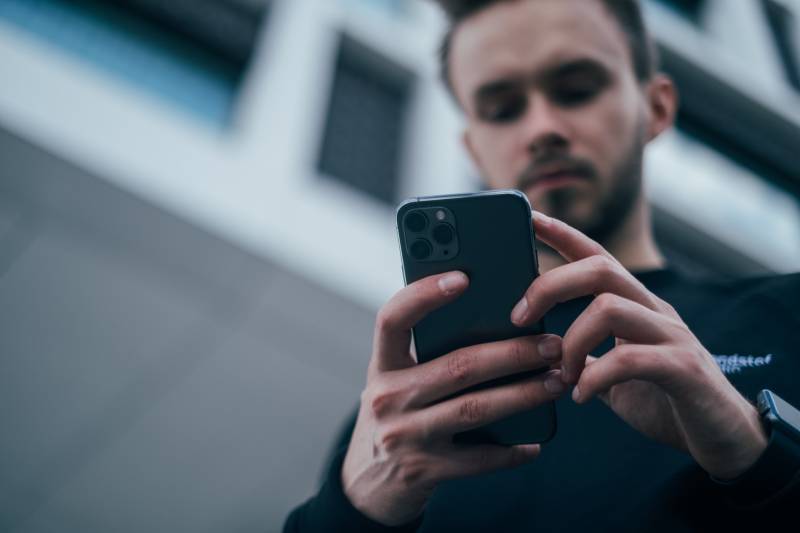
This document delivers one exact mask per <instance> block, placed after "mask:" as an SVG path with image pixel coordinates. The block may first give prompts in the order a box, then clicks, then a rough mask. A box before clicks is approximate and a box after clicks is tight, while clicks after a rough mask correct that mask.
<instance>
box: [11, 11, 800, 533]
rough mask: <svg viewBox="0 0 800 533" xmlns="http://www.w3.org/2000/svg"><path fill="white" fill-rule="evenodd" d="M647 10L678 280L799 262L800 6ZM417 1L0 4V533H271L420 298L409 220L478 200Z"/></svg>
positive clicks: (664, 201) (652, 174) (658, 159)
mask: <svg viewBox="0 0 800 533" xmlns="http://www.w3.org/2000/svg"><path fill="white" fill-rule="evenodd" d="M798 4H799V3H798V1H797V0H743V1H739V2H729V1H725V0H649V1H648V2H646V14H647V17H648V19H649V21H650V23H651V26H652V29H653V30H654V32H655V34H656V37H657V39H658V42H659V45H660V48H661V52H662V57H663V64H664V67H665V69H666V70H667V71H668V72H669V73H671V74H672V75H673V76H674V77H675V79H676V80H677V82H678V85H679V88H680V90H681V98H682V107H681V111H680V115H679V120H678V127H677V128H676V129H675V131H673V132H671V133H670V134H668V135H665V136H664V137H663V138H662V139H660V140H659V141H658V142H657V143H656V145H655V146H653V147H652V148H651V149H650V155H649V156H648V161H647V164H648V169H647V188H648V189H647V190H648V194H649V196H650V198H651V200H652V203H653V205H654V207H655V213H656V230H657V235H658V238H659V240H660V241H661V243H662V245H663V246H664V249H665V250H666V252H667V254H668V255H669V257H670V258H671V260H672V261H673V262H674V263H675V264H677V265H678V266H679V267H680V268H682V269H684V270H686V271H688V272H691V273H694V274H697V275H715V276H721V277H735V276H741V275H749V274H758V273H765V272H788V271H795V270H798V268H800V207H799V204H798V197H800V158H798V157H797V152H798V149H800V21H799V20H800V19H798V17H800V5H798ZM441 30H442V20H441V17H440V15H439V13H438V12H437V11H436V9H434V8H432V7H431V6H430V5H428V4H427V3H425V2H421V1H417V0H409V1H403V0H292V1H289V0H282V1H279V0H274V1H265V0H174V1H171V2H156V1H153V0H115V1H110V0H109V1H100V0H71V1H68V0H0V73H2V74H0V83H2V85H0V161H2V165H0V274H1V275H2V277H0V302H2V303H3V305H2V306H0V354H2V355H0V406H2V407H0V431H2V434H3V438H2V439H0V472H2V475H0V530H3V531H15V532H16V531H19V532H22V531H25V532H34V531H35V532H42V531H65V530H66V531H84V532H92V531H107V530H114V531H144V530H149V531H242V532H243V531H251V530H252V531H273V530H277V529H278V528H279V524H280V523H281V522H282V520H283V518H284V517H285V514H286V512H287V511H288V510H289V508H290V507H291V506H293V505H295V504H297V503H299V502H300V501H302V500H303V499H304V498H305V497H307V496H308V495H310V494H311V493H312V492H313V491H314V490H315V487H316V484H317V480H318V477H319V475H320V468H321V467H322V462H323V459H324V455H325V453H326V452H327V451H328V446H329V444H330V442H331V440H332V436H333V434H334V432H335V431H336V430H337V428H338V427H339V425H340V424H341V422H342V421H343V419H344V417H345V415H346V414H347V413H348V412H349V411H350V410H351V409H352V408H353V407H354V406H355V405H356V402H357V400H358V393H359V391H360V388H361V386H362V385H363V381H364V378H365V369H366V362H367V360H368V358H369V354H370V341H371V328H372V317H373V313H374V311H375V309H377V307H378V306H380V305H381V303H382V302H383V301H385V299H386V298H387V297H388V296H390V295H391V294H392V293H393V292H394V291H395V290H396V289H397V288H399V287H400V286H401V285H402V278H401V271H400V265H399V261H400V260H399V256H398V254H397V252H396V247H397V244H396V236H395V230H394V220H393V214H394V206H395V205H396V203H397V202H398V201H399V200H401V199H402V198H404V197H407V196H412V195H413V196H418V195H427V194H437V193H446V192H454V191H467V190H473V189H476V188H477V187H478V186H479V182H478V179H477V176H476V173H475V171H474V169H473V168H471V166H470V164H469V162H468V161H467V159H466V157H465V155H464V154H463V152H462V151H461V149H460V147H459V144H458V136H459V131H460V117H459V115H458V113H457V111H456V110H455V109H454V107H453V105H452V103H451V102H450V101H449V100H448V97H447V96H446V94H445V93H444V91H443V90H442V88H441V87H440V85H439V81H438V79H437V63H436V54H435V51H436V48H437V45H438V39H439V35H440V32H441Z"/></svg>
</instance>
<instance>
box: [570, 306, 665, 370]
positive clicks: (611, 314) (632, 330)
mask: <svg viewBox="0 0 800 533" xmlns="http://www.w3.org/2000/svg"><path fill="white" fill-rule="evenodd" d="M677 326H678V325H677V324H675V323H674V321H673V320H672V319H671V318H669V317H666V316H664V315H661V314H659V313H656V312H655V311H651V310H650V309H647V308H646V307H644V306H642V305H639V304H638V303H636V302H632V301H630V300H627V299H625V298H622V297H620V296H617V295H616V294H611V293H603V294H601V295H600V296H598V297H597V298H595V299H594V300H593V301H592V303H591V304H589V306H588V307H587V308H586V309H584V311H583V312H582V313H581V314H580V315H578V318H576V319H575V321H574V322H573V323H572V324H571V325H570V327H569V329H567V332H566V333H565V334H564V340H563V342H562V360H561V364H562V368H563V370H564V380H565V382H566V383H574V382H576V381H577V379H578V376H579V375H580V373H581V371H582V370H583V366H584V361H585V359H586V356H587V355H588V354H589V352H590V351H592V350H593V349H594V348H596V347H597V346H598V345H600V344H601V343H602V342H603V341H605V340H606V339H607V338H608V337H609V336H613V337H619V338H621V339H625V340H626V341H631V342H634V343H641V344H658V343H660V342H664V341H668V340H669V339H671V338H672V337H673V336H674V335H675V328H677Z"/></svg>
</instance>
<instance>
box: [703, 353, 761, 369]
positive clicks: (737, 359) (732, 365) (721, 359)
mask: <svg viewBox="0 0 800 533" xmlns="http://www.w3.org/2000/svg"><path fill="white" fill-rule="evenodd" d="M712 356H713V357H714V360H715V361H716V362H717V364H718V365H719V368H720V370H722V373H723V374H738V373H739V372H741V371H742V370H744V369H746V368H757V367H761V366H767V365H769V364H770V363H771V362H772V354H767V355H765V356H761V357H756V356H754V355H739V354H738V353H737V354H733V355H713V354H712Z"/></svg>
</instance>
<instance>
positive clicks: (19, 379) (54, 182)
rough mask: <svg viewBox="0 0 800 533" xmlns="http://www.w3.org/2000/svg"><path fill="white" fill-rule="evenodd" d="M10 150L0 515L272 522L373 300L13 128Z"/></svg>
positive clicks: (91, 528)
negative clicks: (246, 244) (273, 257)
mask: <svg viewBox="0 0 800 533" xmlns="http://www.w3.org/2000/svg"><path fill="white" fill-rule="evenodd" d="M0 161H1V162H2V163H1V164H0V530H2V531H9V532H11V531H13V532H31V533H32V532H48V531H54V532H55V531H58V532H63V531H81V532H86V533H90V532H100V531H115V532H125V531H130V532H141V531H169V532H181V531H192V532H204V531H208V532H212V531H220V532H222V531H225V532H229V531H239V532H245V531H254V532H255V531H258V532H265V531H276V530H278V529H279V528H280V525H281V523H282V521H283V519H284V517H285V515H286V513H287V512H288V510H289V509H290V508H291V507H292V506H294V505H296V504H297V503H299V502H300V501H302V500H303V499H304V498H306V497H307V496H308V495H310V494H311V493H313V491H314V490H315V488H316V485H317V482H318V479H319V474H320V469H321V467H322V462H323V459H324V457H325V455H326V453H327V451H328V448H329V446H330V442H331V439H332V438H333V435H334V434H335V432H336V430H337V429H338V428H339V426H340V425H341V423H342V422H343V420H344V419H345V417H346V415H347V413H348V412H350V411H351V410H352V409H353V408H354V406H355V405H356V402H357V400H358V393H359V391H360V389H361V387H362V385H363V381H364V376H365V369H366V363H367V361H368V358H369V348H370V342H371V330H372V312H371V311H369V310H367V309H363V308H360V307H357V306H356V305H354V304H352V303H350V302H347V301H344V300H342V299H341V298H339V297H337V296H334V295H332V294H331V293H329V292H327V291H325V290H322V289H320V288H319V287H317V286H314V285H313V284H310V283H309V282H307V281H306V280H304V279H300V278H298V277H296V276H294V275H292V274H291V273H289V272H286V271H283V270H280V269H278V268H276V267H275V266H274V265H272V264H271V263H270V262H269V261H267V260H265V259H262V258H258V257H254V256H252V255H248V254H246V253H244V252H242V251H241V250H240V249H239V248H236V247H233V246H231V245H229V244H227V243H226V242H224V241H223V240H221V239H219V238H216V237H215V236H213V235H209V234H207V233H204V232H201V231H199V230H197V229H196V228H194V227H192V226H191V225H189V224H186V223H184V222H183V221H181V220H179V219H177V218H175V217H174V216H171V215H168V214H165V213H164V212H162V211H159V210H157V209H154V208H152V207H151V206H149V205H147V204H146V203H144V202H142V201H139V200H138V199H136V198H134V197H132V196H131V195H129V194H127V193H123V192H121V191H120V190H117V189H115V188H114V187H112V186H111V185H109V184H108V182H106V181H105V180H101V179H98V178H96V177H94V176H91V175H89V174H87V173H85V172H83V171H81V169H78V168H75V167H74V166H72V165H69V164H67V163H65V162H63V161H60V160H58V159H56V158H54V157H52V156H50V155H48V154H46V153H44V152H43V151H41V150H39V149H38V148H36V147H34V146H32V145H31V144H29V143H27V142H25V141H23V140H21V139H19V138H17V137H15V136H13V135H11V134H9V133H7V132H0Z"/></svg>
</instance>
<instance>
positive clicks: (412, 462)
mask: <svg viewBox="0 0 800 533" xmlns="http://www.w3.org/2000/svg"><path fill="white" fill-rule="evenodd" d="M429 470H430V469H429V468H428V461H427V460H426V458H425V457H424V456H419V455H416V454H412V455H409V456H408V457H405V458H404V459H403V460H402V461H400V463H399V464H398V467H397V478H398V480H399V481H400V483H401V484H402V485H403V486H404V487H405V488H412V487H416V486H419V485H420V484H423V483H424V481H425V480H426V479H427V478H428V474H429Z"/></svg>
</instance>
